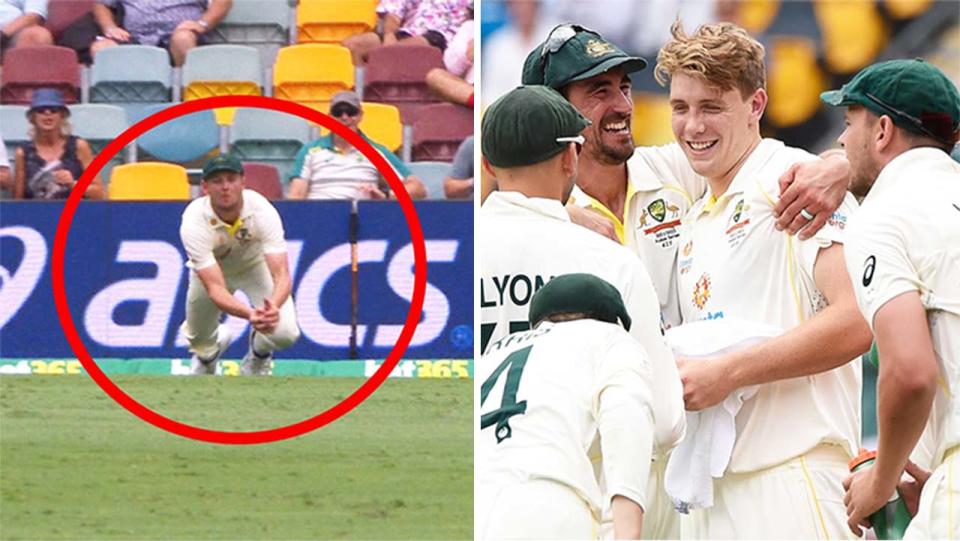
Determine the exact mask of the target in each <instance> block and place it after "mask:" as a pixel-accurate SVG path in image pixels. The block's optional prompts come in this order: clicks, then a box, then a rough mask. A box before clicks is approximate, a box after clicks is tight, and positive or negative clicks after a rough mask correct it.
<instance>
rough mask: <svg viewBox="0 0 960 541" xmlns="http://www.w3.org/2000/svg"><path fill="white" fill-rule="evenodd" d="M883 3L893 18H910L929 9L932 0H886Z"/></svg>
mask: <svg viewBox="0 0 960 541" xmlns="http://www.w3.org/2000/svg"><path fill="white" fill-rule="evenodd" d="M884 5H886V7H887V13H889V14H890V16H891V17H893V18H894V19H912V18H914V17H917V16H918V15H922V14H923V13H924V12H925V11H927V10H928V9H930V6H932V5H933V0H886V2H884Z"/></svg>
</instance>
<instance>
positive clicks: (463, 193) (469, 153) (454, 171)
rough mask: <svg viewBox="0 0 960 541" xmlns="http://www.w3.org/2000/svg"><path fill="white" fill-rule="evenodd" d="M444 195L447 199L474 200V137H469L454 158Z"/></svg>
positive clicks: (445, 184) (444, 183)
mask: <svg viewBox="0 0 960 541" xmlns="http://www.w3.org/2000/svg"><path fill="white" fill-rule="evenodd" d="M443 193H444V195H446V196H447V199H471V198H473V136H472V135H471V136H470V137H467V138H466V139H464V140H463V143H461V144H460V148H458V149H457V155H456V156H454V157H453V165H452V166H451V167H450V174H449V175H447V178H445V179H443Z"/></svg>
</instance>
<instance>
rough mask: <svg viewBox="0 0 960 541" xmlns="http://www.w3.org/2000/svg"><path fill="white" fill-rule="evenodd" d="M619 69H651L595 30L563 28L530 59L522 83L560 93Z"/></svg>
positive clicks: (571, 26) (576, 26)
mask: <svg viewBox="0 0 960 541" xmlns="http://www.w3.org/2000/svg"><path fill="white" fill-rule="evenodd" d="M617 66H622V67H623V69H624V70H625V71H626V72H627V73H633V72H635V71H640V70H642V69H643V68H645V67H647V61H646V60H644V59H643V58H641V57H639V56H630V55H628V54H627V53H625V52H623V51H622V50H620V48H619V47H617V46H616V45H614V44H612V43H610V42H609V41H607V40H605V39H603V36H601V35H600V34H598V33H597V32H594V31H593V30H590V29H587V28H584V27H582V26H579V25H575V24H562V25H560V26H557V27H555V28H554V29H553V30H552V31H551V32H550V35H549V36H547V39H546V41H544V42H543V43H541V44H540V45H538V46H537V47H536V48H535V49H534V50H533V51H531V52H530V54H529V55H527V59H526V61H525V62H524V63H523V75H522V77H521V82H522V83H523V84H525V85H546V86H549V87H551V88H555V89H560V88H562V87H564V86H566V85H567V84H569V83H572V82H574V81H582V80H584V79H589V78H590V77H593V76H595V75H600V74H601V73H604V72H606V71H608V70H611V69H613V68H615V67H617Z"/></svg>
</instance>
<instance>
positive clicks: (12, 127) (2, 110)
mask: <svg viewBox="0 0 960 541" xmlns="http://www.w3.org/2000/svg"><path fill="white" fill-rule="evenodd" d="M27 109H29V108H28V107H27V106H26V105H0V136H2V139H3V141H4V142H5V143H6V144H7V151H9V153H10V162H11V163H12V162H13V148H10V147H18V146H20V145H22V144H24V143H26V142H27V141H29V140H30V135H29V132H28V130H29V129H30V121H28V120H27Z"/></svg>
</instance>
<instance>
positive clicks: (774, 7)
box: [736, 0, 780, 35]
mask: <svg viewBox="0 0 960 541" xmlns="http://www.w3.org/2000/svg"><path fill="white" fill-rule="evenodd" d="M736 9H737V15H736V22H737V23H738V24H740V26H742V27H743V28H744V29H745V30H746V31H747V32H750V33H751V34H754V35H756V34H762V33H763V32H765V31H766V30H767V28H768V27H769V26H770V24H771V23H772V22H773V20H774V19H776V18H777V13H778V12H779V11H780V0H741V2H739V3H738V4H737V8H736Z"/></svg>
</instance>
